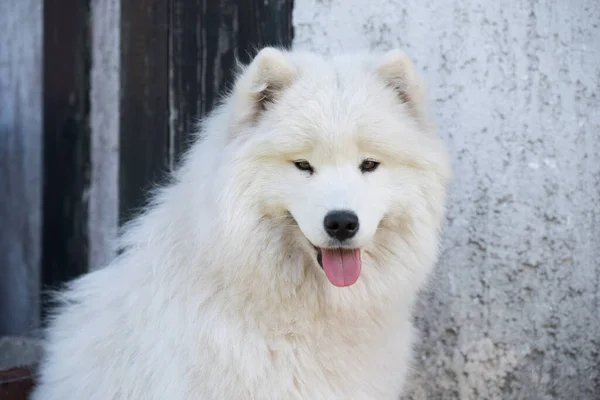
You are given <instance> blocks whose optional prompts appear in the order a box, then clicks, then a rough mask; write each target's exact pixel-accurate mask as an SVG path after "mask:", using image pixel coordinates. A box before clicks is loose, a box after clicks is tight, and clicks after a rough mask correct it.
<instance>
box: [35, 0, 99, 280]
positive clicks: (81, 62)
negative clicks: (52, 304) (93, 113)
mask: <svg viewBox="0 0 600 400" xmlns="http://www.w3.org/2000/svg"><path fill="white" fill-rule="evenodd" d="M88 6H89V4H88V3H87V2H85V1H80V0H45V2H44V191H43V203H44V206H43V246H42V247H43V250H42V254H43V261H42V262H43V267H42V278H43V280H42V281H43V284H44V285H50V286H53V285H56V284H59V283H62V282H64V281H65V280H68V279H71V278H73V277H75V276H77V275H79V274H81V273H84V272H86V271H87V265H88V230H87V228H88V226H87V213H88V207H87V203H88V201H87V196H88V193H87V192H88V186H89V175H90V156H89V147H90V135H89V128H88V113H89V92H88V90H89V77H88V75H89V65H88V63H89V57H88V42H89V35H88V11H89V10H88Z"/></svg>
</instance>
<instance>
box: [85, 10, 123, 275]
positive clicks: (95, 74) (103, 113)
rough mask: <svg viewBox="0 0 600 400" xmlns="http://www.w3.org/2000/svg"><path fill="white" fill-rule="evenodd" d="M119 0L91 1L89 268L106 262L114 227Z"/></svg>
mask: <svg viewBox="0 0 600 400" xmlns="http://www.w3.org/2000/svg"><path fill="white" fill-rule="evenodd" d="M120 18H121V2H120V0H92V2H91V21H92V43H91V55H92V65H91V69H92V70H91V77H90V80H91V82H90V85H91V94H90V107H91V110H90V126H91V161H92V174H91V177H90V179H91V182H90V200H89V219H88V221H89V222H88V231H89V238H90V250H89V269H90V270H94V269H97V268H101V267H103V266H105V265H106V264H108V263H109V262H110V260H111V259H112V257H113V256H114V254H115V241H116V237H117V231H118V219H119V217H118V215H119V208H118V207H119V205H118V204H119V202H118V186H119V185H118V179H119V119H120V109H119V96H120V93H119V85H120V79H119V78H120V49H121V47H120V38H121V34H120V32H121V26H120Z"/></svg>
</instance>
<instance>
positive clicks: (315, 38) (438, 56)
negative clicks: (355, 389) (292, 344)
mask: <svg viewBox="0 0 600 400" xmlns="http://www.w3.org/2000/svg"><path fill="white" fill-rule="evenodd" d="M294 25H295V46H296V48H301V49H310V50H314V51H318V52H323V53H330V52H337V51H340V50H356V49H363V48H371V49H380V50H385V49H388V48H391V47H402V48H404V49H405V50H406V51H407V52H408V53H409V54H410V55H411V56H412V57H413V58H414V60H415V62H416V64H417V65H418V66H419V68H420V69H421V70H423V72H424V75H425V77H426V79H427V81H428V84H429V86H430V97H431V100H432V104H433V106H434V108H435V112H436V115H437V119H438V121H437V122H438V124H439V126H440V130H441V133H442V135H443V136H444V138H445V139H446V140H447V143H448V146H449V149H450V152H451V154H452V157H453V160H454V173H455V178H454V181H453V183H452V187H451V195H450V203H449V212H448V219H447V224H446V228H445V233H444V239H443V243H442V251H441V259H440V263H439V266H438V270H437V276H436V278H435V279H434V280H433V282H432V286H431V288H430V289H429V290H428V291H426V292H425V293H424V294H423V296H422V301H421V304H420V306H419V308H418V310H417V325H418V326H419V328H420V329H421V332H422V335H421V340H420V344H419V346H418V349H417V350H418V351H417V363H416V364H415V374H414V377H413V379H412V387H413V389H412V397H413V398H415V399H424V398H428V399H444V400H446V399H453V398H457V399H458V398H460V399H499V398H502V399H595V398H599V396H600V355H599V351H600V309H599V305H600V304H599V295H600V288H599V286H600V98H599V96H600V94H599V93H598V92H599V89H600V3H599V2H598V1H597V0H579V1H574V2H566V1H563V2H559V1H549V0H539V1H523V0H517V1H508V0H502V1H497V2H490V1H484V0H474V1H469V2H463V1H459V0H442V1H435V2H424V1H420V0H419V1H418V0H408V1H407V0H403V1H400V0H369V1H363V0H329V1H326V0H321V1H317V0H296V2H295V10H294Z"/></svg>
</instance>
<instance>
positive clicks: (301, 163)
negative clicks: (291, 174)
mask: <svg viewBox="0 0 600 400" xmlns="http://www.w3.org/2000/svg"><path fill="white" fill-rule="evenodd" d="M294 165H295V166H296V168H298V169H299V170H300V171H308V172H310V173H311V174H312V173H313V172H315V170H314V169H313V167H312V165H310V163H309V162H308V161H306V160H296V161H294Z"/></svg>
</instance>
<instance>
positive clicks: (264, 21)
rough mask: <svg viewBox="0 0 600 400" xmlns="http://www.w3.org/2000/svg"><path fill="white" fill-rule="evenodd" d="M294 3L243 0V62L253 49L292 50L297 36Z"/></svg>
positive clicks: (240, 22) (240, 19) (240, 43)
mask: <svg viewBox="0 0 600 400" xmlns="http://www.w3.org/2000/svg"><path fill="white" fill-rule="evenodd" d="M293 3H294V2H293V0H239V1H238V4H239V11H238V26H239V33H238V49H239V58H240V60H241V61H242V62H248V61H249V60H250V57H251V56H252V55H253V52H251V50H254V49H256V48H259V47H264V46H279V47H290V46H291V45H292V39H293V36H294V28H293V24H292V9H293Z"/></svg>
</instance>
